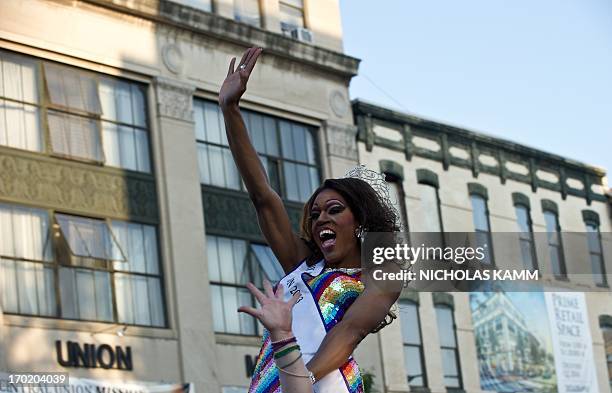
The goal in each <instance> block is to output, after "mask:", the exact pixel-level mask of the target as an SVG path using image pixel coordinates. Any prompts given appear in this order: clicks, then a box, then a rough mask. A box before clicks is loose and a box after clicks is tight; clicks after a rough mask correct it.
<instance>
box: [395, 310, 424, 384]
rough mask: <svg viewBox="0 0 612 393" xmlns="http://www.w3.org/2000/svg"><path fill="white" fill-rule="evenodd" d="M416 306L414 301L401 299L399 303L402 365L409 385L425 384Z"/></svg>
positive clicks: (421, 343) (419, 325)
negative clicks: (402, 346)
mask: <svg viewBox="0 0 612 393" xmlns="http://www.w3.org/2000/svg"><path fill="white" fill-rule="evenodd" d="M418 307H419V306H418V305H417V304H416V303H415V302H413V301H409V300H408V301H406V300H402V301H400V304H399V311H400V321H401V328H402V338H403V342H404V366H405V367H406V376H407V378H408V384H409V385H410V386H427V376H426V373H425V358H424V354H423V342H422V339H421V322H420V319H419V310H418Z"/></svg>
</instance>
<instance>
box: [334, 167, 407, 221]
mask: <svg viewBox="0 0 612 393" xmlns="http://www.w3.org/2000/svg"><path fill="white" fill-rule="evenodd" d="M343 177H344V178H354V179H360V180H363V181H365V182H366V183H368V184H369V185H370V187H372V188H373V189H374V191H375V192H376V194H377V195H378V198H379V199H380V201H381V202H382V203H384V204H385V205H387V206H388V207H389V208H390V209H392V210H393V211H394V212H395V215H396V217H399V216H400V215H399V212H398V210H397V208H396V207H395V205H394V204H393V202H392V201H391V193H390V191H389V183H388V182H387V181H386V180H385V175H383V174H382V173H379V172H376V171H373V170H371V169H368V168H367V167H366V166H365V165H363V164H361V165H358V166H356V167H354V168H352V169H350V170H349V171H348V172H346V173H345V174H344V176H343Z"/></svg>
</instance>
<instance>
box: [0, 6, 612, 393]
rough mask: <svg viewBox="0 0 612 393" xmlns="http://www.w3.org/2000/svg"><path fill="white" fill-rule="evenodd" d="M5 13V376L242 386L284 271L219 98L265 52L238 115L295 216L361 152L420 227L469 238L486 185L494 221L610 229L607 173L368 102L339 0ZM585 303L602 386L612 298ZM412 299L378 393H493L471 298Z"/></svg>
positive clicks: (371, 347)
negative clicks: (259, 315) (351, 90)
mask: <svg viewBox="0 0 612 393" xmlns="http://www.w3.org/2000/svg"><path fill="white" fill-rule="evenodd" d="M0 14H1V15H2V22H0V62H1V68H0V81H1V84H0V168H1V170H0V296H1V302H0V372H2V373H8V372H24V371H65V372H69V373H70V376H71V378H76V379H79V378H80V379H87V380H97V381H103V382H107V383H121V382H132V383H137V384H141V385H142V386H147V385H149V384H160V383H179V382H189V383H193V384H194V385H193V386H195V389H196V390H197V391H199V392H223V393H238V392H244V391H246V386H247V385H248V382H249V373H250V371H251V369H252V366H253V361H254V357H255V355H256V354H257V351H258V348H259V343H260V337H259V334H260V332H261V327H260V326H258V325H257V324H256V323H255V322H254V321H253V320H252V319H250V318H249V317H245V316H238V314H237V313H234V311H233V310H235V308H236V307H237V306H238V305H241V304H245V303H249V302H253V299H252V298H251V297H250V296H249V295H248V294H247V292H246V290H245V284H246V282H247V281H254V282H256V283H258V282H261V279H262V277H268V278H270V279H275V278H278V276H279V275H280V274H281V273H280V272H279V271H278V268H277V267H276V265H275V263H274V257H273V256H272V255H271V253H270V251H269V249H268V248H267V247H266V246H265V242H264V240H263V238H262V236H261V233H260V231H259V228H258V226H257V223H256V220H255V216H254V211H253V209H252V207H251V205H250V201H249V200H248V197H247V195H246V193H245V192H244V188H243V186H242V184H241V182H240V180H239V178H238V177H237V172H236V169H235V167H234V166H233V163H232V161H231V157H230V154H229V149H228V147H227V141H226V140H225V138H224V132H223V123H222V118H221V117H220V114H219V111H218V108H217V106H216V97H217V92H218V89H219V87H220V83H221V81H222V80H223V78H224V76H225V73H226V70H227V65H228V62H229V60H230V58H231V57H232V56H240V54H241V53H242V51H243V50H244V49H246V48H247V47H249V46H252V45H258V46H262V47H263V48H264V55H263V56H262V57H261V59H260V60H259V63H258V65H257V67H256V68H255V72H254V74H253V76H252V79H251V81H250V82H249V91H248V93H247V94H246V96H245V97H244V99H243V102H242V108H243V113H244V115H245V119H246V121H247V125H248V127H249V130H250V132H251V137H252V139H253V141H254V144H255V147H256V149H257V151H258V153H259V154H260V157H261V158H262V163H263V164H264V166H265V168H266V170H267V171H268V174H269V176H270V178H271V182H272V185H273V187H275V188H276V190H277V191H278V192H279V194H280V195H281V196H282V198H283V200H284V201H285V203H286V206H287V209H288V211H289V213H290V216H291V219H292V221H293V223H294V224H295V225H297V222H298V220H299V216H300V213H301V206H302V203H303V202H304V201H305V199H306V198H307V196H308V195H309V193H310V192H311V191H312V190H313V189H314V188H315V187H316V186H317V185H318V184H319V182H320V181H321V180H322V179H324V178H327V177H339V176H342V175H343V174H344V173H345V171H346V170H347V169H348V168H351V167H353V166H355V165H356V164H358V163H364V164H366V165H368V166H369V167H371V168H378V169H380V170H382V171H383V172H385V173H386V174H387V177H388V180H389V181H390V182H391V183H392V184H391V186H392V189H393V190H394V191H395V195H396V200H397V201H398V206H400V207H401V210H403V212H402V216H403V219H404V224H405V227H406V228H407V229H409V230H412V231H423V230H446V231H466V230H472V229H474V228H473V227H471V226H470V225H467V224H466V223H471V222H472V210H473V206H472V205H471V204H470V194H475V195H479V196H480V197H481V198H482V199H484V200H486V201H487V202H488V207H487V209H488V211H489V212H490V216H489V217H490V219H489V221H487V222H488V225H489V228H490V229H491V230H493V231H515V230H516V221H517V220H516V216H515V210H514V205H513V203H515V204H518V205H521V206H525V205H526V206H527V208H528V209H527V210H529V211H531V212H532V221H533V222H532V224H533V226H534V227H536V228H539V229H545V228H546V221H545V220H546V219H545V217H544V216H543V213H542V208H543V207H546V208H548V210H549V211H555V209H556V211H557V213H558V219H559V220H560V226H561V227H562V228H563V230H567V231H584V230H585V222H588V223H590V224H591V225H592V226H593V228H595V229H597V230H599V233H601V241H602V242H603V243H604V245H606V244H609V242H610V239H609V237H608V235H607V234H608V233H609V232H610V229H611V228H610V227H611V222H610V205H609V202H608V199H607V197H606V195H605V186H606V185H605V183H604V175H605V174H604V172H603V171H602V170H600V169H597V168H592V167H589V166H587V165H583V164H579V163H575V162H573V161H570V160H567V159H564V158H562V157H557V156H553V155H550V154H546V153H543V152H540V151H536V150H533V149H529V148H526V147H523V146H519V145H516V144H513V143H510V142H507V141H502V140H499V139H495V138H490V137H486V136H482V135H480V134H477V133H473V132H469V131H466V130H462V129H458V128H454V127H450V126H447V125H444V124H440V123H435V122H429V121H426V120H423V119H419V118H416V117H414V116H409V115H405V114H401V113H397V112H394V111H391V110H388V109H385V108H381V107H377V106H374V105H370V104H367V103H365V102H354V103H353V104H351V103H350V102H349V100H348V97H349V94H348V85H349V82H350V80H351V78H352V77H353V76H355V75H356V74H357V71H358V65H359V60H358V59H355V58H353V57H351V56H348V55H346V54H344V53H343V48H342V31H341V27H340V26H341V24H340V11H339V4H338V1H337V0H259V1H258V0H174V1H171V0H28V1H19V0H7V1H2V2H0ZM500 163H502V164H500ZM551 173H552V174H551ZM555 174H556V176H557V177H556V178H555ZM420 187H421V188H420ZM422 187H425V188H422ZM432 196H433V197H434V198H433V199H432ZM436 201H438V202H439V203H438V202H436ZM544 201H546V202H544ZM481 202H482V201H481ZM424 204H425V205H424ZM424 207H425V209H424ZM424 212H430V213H428V214H424ZM435 212H437V214H434V213H435ZM432 217H433V218H432ZM466 225H467V226H466ZM476 229H479V228H476ZM480 229H482V228H480ZM606 242H607V243H606ZM602 249H603V250H604V251H605V252H607V251H606V250H609V248H606V247H602ZM600 254H601V255H599V254H597V253H595V254H593V255H595V256H597V255H599V256H600V257H601V260H602V261H603V265H601V266H604V269H603V270H602V272H601V273H605V272H610V271H611V270H612V266H610V263H611V261H612V255H608V254H606V253H604V252H602V253H600ZM538 257H539V255H538ZM539 260H540V259H538V261H539ZM602 277H603V276H602ZM607 282H610V281H609V280H608V281H607ZM603 284H605V282H603ZM570 285H573V284H570ZM587 299H588V305H589V312H590V314H589V315H590V326H591V327H592V337H593V348H594V353H595V356H596V357H597V359H598V361H597V363H596V365H597V373H598V381H599V385H600V389H599V390H600V391H601V392H605V391H607V390H606V389H607V385H606V384H607V381H608V379H607V376H606V363H605V361H604V360H602V359H605V354H606V350H608V357H609V356H610V354H609V348H610V345H609V343H608V344H605V343H606V342H608V341H604V336H605V335H608V336H609V334H608V333H609V330H606V329H610V327H612V322H610V321H611V320H612V318H610V317H609V315H611V314H612V310H611V309H610V304H612V302H611V301H610V300H612V299H611V298H610V295H609V293H607V292H605V291H599V292H587ZM400 304H401V308H400V316H401V318H400V321H397V322H395V323H393V324H392V325H391V326H389V327H388V328H385V329H383V331H381V333H379V334H376V335H371V336H369V337H368V338H366V340H364V342H363V343H362V344H361V345H360V347H359V348H358V350H357V353H356V357H357V359H358V361H359V363H360V365H361V368H362V370H363V372H364V373H367V374H369V375H370V376H372V377H373V381H374V388H375V389H377V390H378V391H380V392H407V391H415V390H429V391H431V392H444V391H447V390H448V391H450V390H454V389H455V390H456V389H460V390H465V391H468V392H479V391H480V390H481V389H480V382H479V372H478V366H477V362H476V360H477V350H476V347H475V343H474V327H473V325H472V322H471V318H470V311H469V297H468V294H447V293H433V294H429V293H421V294H415V293H414V292H406V293H405V294H403V296H402V300H401V302H400ZM415 321H416V322H418V323H417V325H415V324H414V322H415ZM440 321H442V322H440ZM600 322H601V323H600ZM415 326H416V327H415ZM600 326H601V327H600ZM449 329H450V330H449ZM449 331H450V332H453V333H452V334H453V337H454V339H449V337H450V336H448V335H446V333H448V332H449ZM602 332H603V334H604V336H602ZM606 332H608V333H606ZM416 333H418V334H416ZM443 333H444V334H443ZM400 343H402V344H403V345H399V344H400ZM606 345H607V348H608V349H606ZM406 356H408V359H416V358H418V359H420V362H418V363H417V362H416V361H411V362H406V361H405V359H406ZM415 356H416V357H415ZM447 358H448V359H451V358H454V359H455V363H453V364H455V365H456V366H457V367H456V370H455V371H453V372H451V373H449V372H447V371H448V370H445V369H444V367H445V366H444V364H445V363H444V361H445V360H444V359H447ZM111 359H112V360H113V361H112V362H111ZM407 363H409V364H408V365H407ZM451 363H452V362H451ZM418 367H420V371H419V370H417V368H418ZM415 370H416V371H415ZM0 380H2V376H0Z"/></svg>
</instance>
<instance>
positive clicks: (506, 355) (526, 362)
mask: <svg viewBox="0 0 612 393" xmlns="http://www.w3.org/2000/svg"><path fill="white" fill-rule="evenodd" d="M470 307H471V310H472V322H473V326H474V336H475V339H476V350H477V354H478V362H479V370H480V384H481V388H482V389H483V390H489V391H496V392H507V393H519V392H545V393H578V392H580V393H598V388H597V379H596V376H595V366H594V362H593V350H592V349H593V348H592V345H593V344H592V340H591V333H590V330H589V323H588V316H587V309H586V303H585V301H584V294H583V293H573V292H547V293H542V292H503V291H499V292H491V293H483V292H473V293H471V294H470Z"/></svg>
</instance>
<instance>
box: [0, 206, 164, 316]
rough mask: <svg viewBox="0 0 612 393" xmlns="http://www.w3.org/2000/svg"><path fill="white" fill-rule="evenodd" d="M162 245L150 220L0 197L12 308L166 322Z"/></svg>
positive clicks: (2, 271)
mask: <svg viewBox="0 0 612 393" xmlns="http://www.w3.org/2000/svg"><path fill="white" fill-rule="evenodd" d="M50 217H53V220H52V221H51V220H50ZM50 222H52V223H53V224H52V225H51V227H50ZM157 247H158V245H157V233H156V229H155V227H153V226H150V225H144V224H138V223H133V222H125V221H117V220H99V219H93V218H86V217H77V216H71V215H67V214H61V213H54V214H53V213H49V212H47V211H46V210H41V209H31V208H23V207H18V206H13V205H6V204H0V284H2V285H1V287H0V291H1V294H2V306H3V308H4V310H5V311H6V312H8V313H13V314H22V315H41V316H54V317H61V318H65V319H78V320H91V321H104V322H115V323H122V324H129V325H143V326H158V327H163V326H165V325H166V322H165V315H164V300H163V295H162V274H161V271H160V267H159V258H158V248H157Z"/></svg>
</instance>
